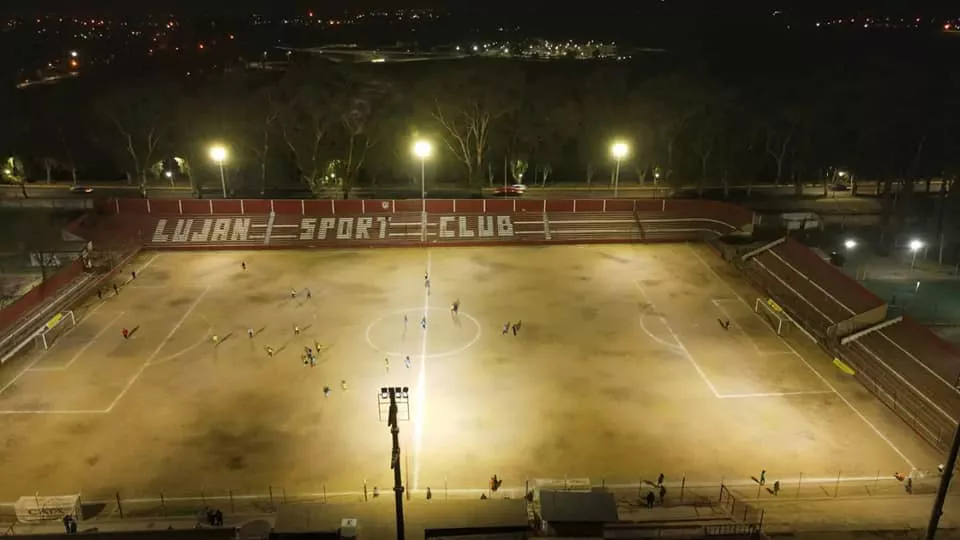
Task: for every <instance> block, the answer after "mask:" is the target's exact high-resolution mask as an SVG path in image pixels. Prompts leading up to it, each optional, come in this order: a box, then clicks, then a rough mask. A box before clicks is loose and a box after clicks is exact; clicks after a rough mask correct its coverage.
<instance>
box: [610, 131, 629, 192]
mask: <svg viewBox="0 0 960 540" xmlns="http://www.w3.org/2000/svg"><path fill="white" fill-rule="evenodd" d="M629 151H630V147H629V146H627V143H625V142H615V143H613V145H612V146H610V153H611V154H613V157H614V158H615V159H616V160H617V168H616V169H615V170H614V173H613V197H614V198H617V197H618V196H619V191H620V162H621V161H623V158H625V157H627V153H628V152H629Z"/></svg>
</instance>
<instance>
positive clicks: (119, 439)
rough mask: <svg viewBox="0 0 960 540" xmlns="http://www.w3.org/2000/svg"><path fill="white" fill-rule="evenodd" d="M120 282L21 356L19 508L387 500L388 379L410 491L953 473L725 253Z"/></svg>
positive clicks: (6, 438)
mask: <svg viewBox="0 0 960 540" xmlns="http://www.w3.org/2000/svg"><path fill="white" fill-rule="evenodd" d="M241 261H243V262H245V263H246V265H247V269H246V270H244V269H242V268H241ZM131 270H137V272H138V276H137V278H136V279H135V280H132V281H129V280H130V277H129V273H130V271H131ZM425 272H426V273H428V274H429V278H430V287H429V289H428V288H427V287H425V282H424V273H425ZM118 280H119V281H118V283H120V282H121V281H122V282H124V285H123V286H122V287H121V289H120V292H119V294H118V295H114V294H113V292H112V291H110V292H109V293H108V294H106V295H105V297H104V300H103V301H98V300H97V299H96V296H94V298H92V299H90V300H89V301H88V302H87V304H86V305H85V307H82V308H78V309H76V314H77V321H78V325H77V326H76V327H74V328H73V329H72V330H70V331H69V332H68V333H65V334H64V335H62V336H61V337H60V338H59V339H58V340H57V341H56V342H55V344H54V346H53V347H52V348H51V349H50V350H49V351H46V352H43V353H39V354H36V355H33V356H30V357H26V358H21V359H18V360H16V361H13V362H10V363H8V364H6V365H4V366H3V367H2V368H0V433H2V437H3V444H2V445H0V462H2V463H3V482H0V500H2V501H10V500H14V499H16V498H17V497H19V496H22V495H32V494H34V493H35V492H38V491H39V492H40V493H43V494H60V493H76V492H82V493H83V494H84V496H85V497H86V498H90V499H96V498H109V497H111V496H112V495H113V494H114V493H115V492H118V491H119V492H121V493H123V494H124V496H128V497H155V496H157V495H158V494H159V493H160V492H161V491H164V492H165V493H166V494H167V495H168V496H175V495H184V496H186V495H194V494H196V493H197V492H198V490H203V491H204V492H205V493H208V494H209V493H222V492H225V491H227V490H231V491H232V492H235V493H263V492H266V491H267V489H268V486H269V487H270V488H272V489H283V490H285V492H286V493H288V494H295V493H318V492H320V490H321V488H322V489H324V490H326V491H329V492H359V491H360V490H361V489H362V486H363V485H364V482H366V484H367V485H368V486H375V485H376V486H380V488H381V490H385V489H386V488H387V486H390V485H391V484H392V472H391V470H390V468H389V464H390V433H389V429H388V427H387V426H386V424H385V421H381V420H380V415H379V412H380V411H379V410H378V402H377V394H378V391H379V389H380V388H381V387H384V386H407V387H409V388H410V405H409V421H405V422H402V423H401V426H400V429H401V433H400V442H401V446H402V451H403V455H404V461H403V464H404V466H405V467H404V468H405V470H404V476H405V478H406V484H407V486H408V487H409V488H412V489H414V490H425V489H426V488H427V487H428V486H432V487H433V489H435V490H436V489H440V488H441V487H442V486H447V487H449V488H451V489H465V488H483V487H486V482H487V479H488V478H489V477H490V476H491V475H493V474H497V475H498V476H499V477H500V478H502V479H503V480H504V487H518V486H522V485H523V484H524V482H525V481H526V480H531V481H532V480H535V479H543V478H554V479H556V478H590V479H591V480H593V481H595V482H597V483H599V482H600V481H601V480H603V481H605V482H607V483H633V482H639V481H640V480H641V479H643V478H653V477H655V476H656V475H657V473H659V472H664V473H665V474H666V475H667V477H668V478H674V479H675V478H678V477H680V476H681V475H685V476H686V478H688V479H690V480H691V481H698V480H699V481H704V482H706V481H719V480H720V479H721V478H726V479H728V480H736V479H747V478H749V477H750V476H756V475H758V474H759V471H760V470H761V469H766V470H767V471H768V478H770V479H773V478H780V477H783V478H786V477H796V476H797V475H798V474H802V475H803V476H804V478H807V477H836V476H837V474H838V473H842V474H843V475H844V476H858V475H860V476H864V477H873V476H874V475H876V474H883V475H884V476H888V475H891V474H892V473H893V472H896V471H909V470H910V469H911V468H912V467H920V468H928V469H932V468H933V467H935V465H936V463H937V462H938V461H937V458H936V456H935V454H934V453H933V452H932V451H931V450H930V449H929V448H928V447H927V446H926V445H925V444H924V443H923V442H922V441H920V440H919V438H917V437H916V436H915V435H914V434H913V433H912V432H911V431H910V430H909V429H908V428H907V426H906V425H904V424H903V423H902V422H901V421H900V420H899V419H898V418H897V417H896V416H894V415H893V413H891V412H890V411H888V410H887V409H886V408H885V407H883V406H882V405H881V404H880V403H879V402H878V401H876V400H875V399H874V398H873V396H872V395H871V394H869V393H868V392H867V391H866V390H865V389H863V388H862V387H861V386H860V385H859V384H858V383H856V382H855V381H854V380H853V379H852V378H849V377H848V376H847V375H844V374H843V373H842V372H840V371H839V370H837V369H835V368H834V367H833V366H832V365H831V360H832V359H830V358H827V357H824V356H823V355H822V354H821V353H820V352H819V351H818V349H816V348H815V347H814V346H812V344H810V343H809V342H806V343H805V342H804V341H803V340H805V339H806V338H804V337H803V336H802V334H800V333H799V332H796V333H794V337H792V338H791V341H790V342H789V343H788V342H786V341H784V340H781V339H780V338H779V337H778V336H776V335H775V334H774V332H772V331H771V330H770V328H769V327H768V326H767V324H766V323H765V322H764V321H763V319H761V318H760V317H759V316H758V315H757V314H756V313H754V312H753V303H754V300H755V299H756V298H757V295H758V293H757V292H756V291H753V290H751V289H750V287H749V286H747V285H746V284H745V283H743V282H742V281H741V280H740V279H739V278H738V277H737V276H735V275H733V274H732V273H731V270H730V269H729V268H727V267H726V266H724V263H723V262H722V261H720V260H719V258H717V257H716V254H715V253H713V252H711V251H710V250H709V248H707V247H705V246H699V245H688V244H664V245H602V246H551V247H493V248H439V249H380V250H374V249H368V250H354V251H346V250H339V251H338V250H318V251H255V252H228V251H223V252H215V251H210V252H190V253H175V252H162V253H143V254H141V255H140V256H138V258H137V259H136V260H135V261H134V262H133V263H132V264H131V266H130V268H128V269H127V271H126V272H125V273H124V274H121V275H120V277H119V278H118ZM128 281H129V282H128ZM127 282H128V283H127ZM108 288H109V287H108ZM291 289H294V290H296V291H297V295H296V296H295V297H292V296H291ZM306 289H309V290H310V292H311V295H310V296H311V297H309V298H308V297H307V294H306ZM457 299H459V301H460V309H459V314H453V313H451V310H450V305H451V303H452V302H454V301H455V300H457ZM404 316H406V322H405V319H404ZM424 317H425V318H426V328H421V325H420V321H421V318H424ZM718 319H719V320H729V321H730V325H729V328H728V329H724V328H723V327H721V325H720V324H719V323H718ZM520 320H522V321H523V324H522V326H521V328H520V329H519V331H518V332H517V335H515V336H514V335H513V334H512V333H511V332H508V333H507V334H506V335H504V334H503V332H502V328H503V326H504V324H505V323H507V322H510V323H515V322H517V321H520ZM295 327H299V329H300V333H299V335H297V334H296V333H295V332H294V328H295ZM123 328H127V329H129V330H131V331H132V334H131V336H130V337H129V339H124V337H123V336H122V335H121V330H122V329H123ZM248 328H252V329H253V330H254V331H255V336H254V337H253V338H250V337H248V335H247V330H248ZM213 336H217V337H218V342H217V343H215V342H214V340H213ZM315 342H318V343H319V344H320V345H321V353H320V354H319V358H318V362H317V365H316V367H310V366H309V365H304V362H303V361H302V359H301V353H302V352H303V350H304V348H305V347H313V346H314V344H315ZM267 347H270V348H272V349H274V351H275V352H274V355H273V356H272V357H270V356H268V354H267V352H266V348H267ZM407 356H409V357H410V365H409V367H407V366H406V365H405V361H404V360H405V358H406V357H407ZM341 381H344V382H345V386H346V388H345V389H344V388H343V387H342V386H341ZM325 386H329V387H330V389H331V393H330V395H329V396H327V397H325V396H324V392H323V388H324V387H325Z"/></svg>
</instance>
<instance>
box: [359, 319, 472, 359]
mask: <svg viewBox="0 0 960 540" xmlns="http://www.w3.org/2000/svg"><path fill="white" fill-rule="evenodd" d="M424 314H426V318H427V328H426V331H424V329H423V328H421V326H420V322H421V319H422V318H423V317H424ZM404 316H406V322H404ZM424 332H426V339H427V343H426V345H427V349H426V350H427V354H422V351H423V347H424V342H423V339H424ZM480 334H481V330H480V322H479V321H477V319H476V318H474V317H473V316H472V315H470V314H469V313H465V312H464V311H462V310H461V311H459V312H458V313H456V314H454V313H453V312H452V311H451V310H449V309H443V308H439V307H428V308H427V309H426V311H424V308H422V307H419V308H406V309H398V310H396V311H391V312H389V313H387V314H385V315H381V316H380V317H377V318H376V319H374V320H373V322H371V323H370V324H369V325H368V326H367V330H366V332H365V336H364V337H365V338H366V340H367V345H369V346H370V347H371V348H373V349H374V350H375V351H377V352H379V353H380V354H385V355H387V356H399V357H404V356H410V357H411V358H441V357H444V356H450V355H454V354H457V353H461V352H463V351H465V350H467V349H469V348H470V347H472V346H473V345H474V344H475V343H476V342H477V341H478V340H479V339H480ZM435 336H439V337H435ZM431 342H432V343H435V344H436V345H435V347H434V348H436V349H438V351H437V352H430V350H431V347H430V343H431Z"/></svg>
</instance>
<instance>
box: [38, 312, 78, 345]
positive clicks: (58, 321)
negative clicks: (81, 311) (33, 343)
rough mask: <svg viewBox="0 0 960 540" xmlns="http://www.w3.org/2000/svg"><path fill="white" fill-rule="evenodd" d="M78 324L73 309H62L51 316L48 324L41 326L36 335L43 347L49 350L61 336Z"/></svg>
mask: <svg viewBox="0 0 960 540" xmlns="http://www.w3.org/2000/svg"><path fill="white" fill-rule="evenodd" d="M76 325H77V318H76V317H74V316H73V312H72V311H61V312H60V313H57V314H56V315H54V316H53V317H51V318H50V320H49V321H47V324H45V325H43V326H42V327H40V329H39V330H38V331H37V333H36V334H34V335H35V336H36V340H37V342H38V343H39V344H40V345H41V346H42V347H43V349H44V350H47V349H49V348H50V347H51V346H53V344H54V342H56V341H57V339H58V338H59V337H60V336H62V335H63V334H64V333H65V332H67V331H69V330H70V329H71V328H73V327H74V326H76Z"/></svg>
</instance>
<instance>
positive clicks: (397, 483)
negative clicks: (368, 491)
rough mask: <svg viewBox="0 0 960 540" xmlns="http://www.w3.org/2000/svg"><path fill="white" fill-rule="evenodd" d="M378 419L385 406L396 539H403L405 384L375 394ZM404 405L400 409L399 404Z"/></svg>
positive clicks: (407, 410)
mask: <svg viewBox="0 0 960 540" xmlns="http://www.w3.org/2000/svg"><path fill="white" fill-rule="evenodd" d="M377 402H378V405H379V410H380V411H381V412H380V419H381V420H383V408H384V406H386V407H387V425H388V426H390V434H391V435H392V437H393V452H392V454H391V456H390V468H391V469H393V493H394V500H395V501H396V512H397V540H404V537H405V534H404V525H403V491H404V490H403V473H402V472H401V471H400V420H409V419H410V389H409V388H408V387H406V386H404V387H402V388H401V387H399V386H394V387H383V388H380V393H379V394H377ZM401 405H402V406H404V410H403V411H401V409H400V406H401Z"/></svg>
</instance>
